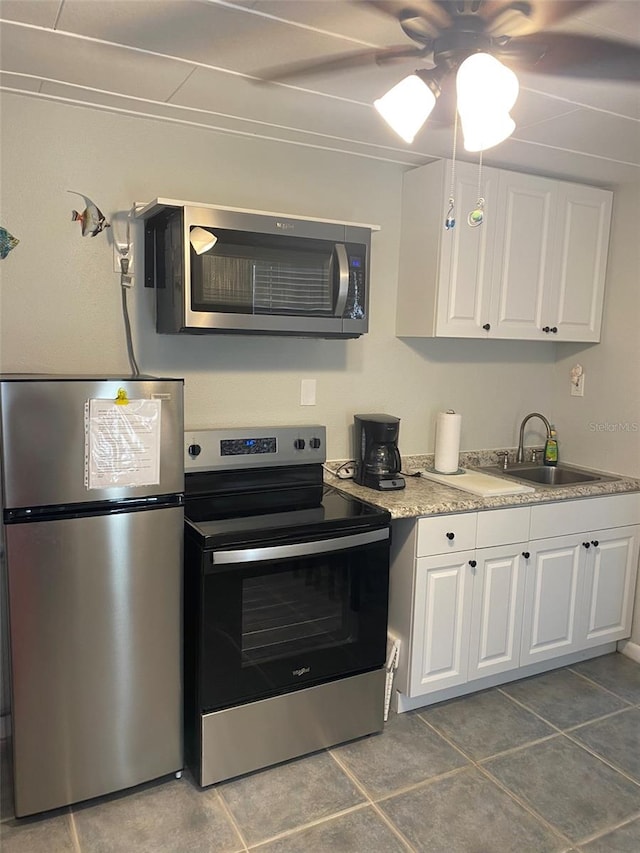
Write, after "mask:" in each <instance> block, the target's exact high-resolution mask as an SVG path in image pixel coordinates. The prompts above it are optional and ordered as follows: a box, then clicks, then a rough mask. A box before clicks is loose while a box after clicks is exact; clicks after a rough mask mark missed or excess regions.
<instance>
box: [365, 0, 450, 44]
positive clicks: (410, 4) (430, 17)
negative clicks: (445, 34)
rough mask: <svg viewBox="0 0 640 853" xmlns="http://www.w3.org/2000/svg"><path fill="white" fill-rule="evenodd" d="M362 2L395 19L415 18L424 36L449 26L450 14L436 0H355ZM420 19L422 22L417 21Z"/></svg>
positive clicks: (431, 35)
mask: <svg viewBox="0 0 640 853" xmlns="http://www.w3.org/2000/svg"><path fill="white" fill-rule="evenodd" d="M355 2H356V3H364V4H366V5H367V6H370V7H371V8H372V9H376V10H377V11H378V12H382V13H383V14H384V15H388V16H389V17H391V18H395V19H396V21H402V20H407V19H411V20H416V27H422V32H424V34H425V36H429V37H431V38H433V37H434V36H436V35H437V34H438V33H439V31H440V30H444V29H446V28H447V27H450V26H451V23H452V21H451V15H450V14H449V12H448V11H447V9H446V8H445V7H444V6H443V5H442V4H441V3H440V2H438V0H355ZM418 19H420V20H421V22H422V23H420V24H419V23H418V22H417V20H418Z"/></svg>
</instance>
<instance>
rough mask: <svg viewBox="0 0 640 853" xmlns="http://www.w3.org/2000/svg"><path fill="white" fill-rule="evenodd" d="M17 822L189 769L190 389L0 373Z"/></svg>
mask: <svg viewBox="0 0 640 853" xmlns="http://www.w3.org/2000/svg"><path fill="white" fill-rule="evenodd" d="M0 405H1V428H2V434H1V439H2V440H1V449H2V507H3V523H4V531H3V532H4V538H5V549H6V567H5V568H6V575H7V579H8V581H7V588H8V589H7V592H8V604H9V633H10V660H11V714H12V738H13V766H14V800H15V811H16V816H18V817H22V816H25V815H29V814H34V813H37V812H41V811H46V810H49V809H52V808H56V807H59V806H64V805H67V804H70V803H75V802H78V801H81V800H85V799H89V798H91V797H96V796H99V795H102V794H106V793H109V792H112V791H117V790H121V789H124V788H128V787H130V786H133V785H136V784H138V783H141V782H145V781H148V780H151V779H155V778H158V777H160V776H163V775H165V774H170V773H174V772H178V771H180V770H181V769H182V766H183V744H182V559H183V557H182V546H183V489H184V465H183V458H182V443H183V382H182V380H168V379H152V378H140V379H124V378H110V377H82V376H75V377H66V376H65V377H62V376H60V377H56V376H35V375H33V376H32V375H26V376H19V375H9V376H1V377H0Z"/></svg>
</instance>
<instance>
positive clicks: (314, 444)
mask: <svg viewBox="0 0 640 853" xmlns="http://www.w3.org/2000/svg"><path fill="white" fill-rule="evenodd" d="M321 443H322V442H321V441H320V439H319V438H312V439H311V441H310V442H309V446H310V447H312V448H313V449H314V450H317V449H318V448H319V447H320V445H321Z"/></svg>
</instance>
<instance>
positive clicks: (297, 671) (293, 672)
mask: <svg viewBox="0 0 640 853" xmlns="http://www.w3.org/2000/svg"><path fill="white" fill-rule="evenodd" d="M308 672H311V667H310V666H301V667H300V669H292V670H291V675H297V676H298V677H299V676H301V675H306V674H307V673H308Z"/></svg>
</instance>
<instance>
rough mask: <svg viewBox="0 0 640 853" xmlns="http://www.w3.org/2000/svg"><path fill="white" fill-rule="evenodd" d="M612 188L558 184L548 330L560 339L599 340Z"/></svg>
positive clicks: (547, 312)
mask: <svg viewBox="0 0 640 853" xmlns="http://www.w3.org/2000/svg"><path fill="white" fill-rule="evenodd" d="M612 198H613V195H612V193H611V192H609V191H608V190H601V189H597V188H595V187H585V186H582V185H580V184H569V183H564V182H561V183H559V184H558V239H557V242H556V248H555V257H554V265H553V274H552V276H551V277H550V279H549V283H550V286H549V289H548V291H547V293H546V304H545V311H544V318H543V320H544V322H543V326H549V327H551V328H557V330H558V331H557V333H555V334H552V335H551V337H553V338H554V339H556V340H560V341H599V340H600V326H601V322H602V303H603V298H604V283H605V276H606V271H607V253H608V249H609V230H610V226H611V204H612Z"/></svg>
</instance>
